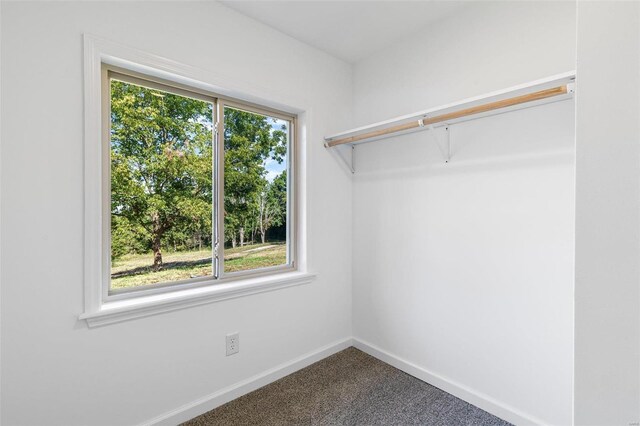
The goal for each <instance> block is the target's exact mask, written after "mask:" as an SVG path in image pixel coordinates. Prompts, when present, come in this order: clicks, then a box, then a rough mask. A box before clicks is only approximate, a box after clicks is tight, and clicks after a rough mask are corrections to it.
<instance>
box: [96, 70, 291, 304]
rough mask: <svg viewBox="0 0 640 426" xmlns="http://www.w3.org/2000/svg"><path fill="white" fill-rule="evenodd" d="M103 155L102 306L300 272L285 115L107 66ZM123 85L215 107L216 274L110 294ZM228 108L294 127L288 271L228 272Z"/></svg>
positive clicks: (285, 267) (288, 116)
mask: <svg viewBox="0 0 640 426" xmlns="http://www.w3.org/2000/svg"><path fill="white" fill-rule="evenodd" d="M101 73H102V86H103V87H102V94H103V106H102V112H101V114H102V127H103V131H102V146H103V147H102V155H103V170H104V174H103V177H102V179H103V189H102V190H103V194H102V204H103V205H102V209H103V212H102V215H103V216H102V217H103V224H102V232H103V233H104V235H103V239H102V241H103V247H102V257H103V277H102V299H103V302H109V301H113V300H122V299H128V298H131V297H137V295H138V294H140V293H142V292H144V294H145V295H148V294H154V293H156V292H168V291H173V290H174V289H175V288H180V289H185V288H192V287H199V286H208V285H218V284H220V283H225V282H227V281H229V280H237V279H241V278H243V277H259V276H265V275H270V274H274V273H279V272H287V271H289V272H293V271H295V270H296V266H295V257H296V256H295V242H294V240H292V239H290V234H292V232H291V231H292V230H295V225H296V224H295V212H294V211H295V209H294V208H292V207H293V205H294V203H295V189H296V188H295V186H294V185H293V182H294V181H295V171H294V168H295V165H294V164H295V163H296V161H294V160H295V152H296V149H295V146H296V140H297V138H296V137H295V132H296V125H295V121H296V116H295V115H291V114H287V113H284V112H282V111H276V110H272V109H270V108H264V107H262V106H259V105H250V104H247V103H244V102H241V101H237V100H228V99H225V98H223V97H221V96H220V95H218V94H216V93H211V92H206V91H203V90H197V89H192V88H190V87H188V86H184V85H179V84H175V83H173V82H170V81H165V80H162V79H158V78H154V77H152V76H147V75H145V74H142V73H138V72H135V71H129V70H127V69H125V68H121V67H116V66H113V65H109V64H105V63H102V70H101ZM112 79H115V80H119V81H123V82H125V83H130V84H134V85H137V86H142V87H148V88H151V89H156V90H161V91H163V92H167V93H171V94H175V95H178V96H183V97H189V98H193V99H198V100H201V101H204V102H210V103H211V104H212V106H213V117H212V119H213V124H214V131H213V134H212V139H213V140H212V145H213V150H214V152H215V155H214V156H213V164H212V173H213V178H214V179H213V191H212V194H213V199H212V204H213V205H212V207H213V209H212V214H213V218H212V219H213V221H212V240H213V246H214V247H212V254H211V257H212V265H211V266H212V274H211V275H208V276H204V277H196V278H188V279H184V280H176V281H167V282H159V283H154V284H147V285H142V286H138V287H132V288H126V289H115V290H114V289H111V256H110V253H111V138H110V136H111V80H112ZM225 108H233V109H238V110H242V111H245V112H248V113H253V114H258V115H264V116H265V117H274V118H278V119H281V120H285V121H287V122H288V123H289V137H288V140H287V247H286V249H287V260H286V263H285V264H283V265H275V266H271V267H263V268H256V269H251V270H246V271H235V272H225V271H224V243H225V241H224V216H225V210H224V164H225V161H224V159H225V148H224V110H225ZM215 245H218V247H219V248H218V253H217V255H216V250H215Z"/></svg>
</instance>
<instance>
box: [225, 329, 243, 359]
mask: <svg viewBox="0 0 640 426" xmlns="http://www.w3.org/2000/svg"><path fill="white" fill-rule="evenodd" d="M238 352H240V333H233V334H227V356H229V355H233V354H237V353H238Z"/></svg>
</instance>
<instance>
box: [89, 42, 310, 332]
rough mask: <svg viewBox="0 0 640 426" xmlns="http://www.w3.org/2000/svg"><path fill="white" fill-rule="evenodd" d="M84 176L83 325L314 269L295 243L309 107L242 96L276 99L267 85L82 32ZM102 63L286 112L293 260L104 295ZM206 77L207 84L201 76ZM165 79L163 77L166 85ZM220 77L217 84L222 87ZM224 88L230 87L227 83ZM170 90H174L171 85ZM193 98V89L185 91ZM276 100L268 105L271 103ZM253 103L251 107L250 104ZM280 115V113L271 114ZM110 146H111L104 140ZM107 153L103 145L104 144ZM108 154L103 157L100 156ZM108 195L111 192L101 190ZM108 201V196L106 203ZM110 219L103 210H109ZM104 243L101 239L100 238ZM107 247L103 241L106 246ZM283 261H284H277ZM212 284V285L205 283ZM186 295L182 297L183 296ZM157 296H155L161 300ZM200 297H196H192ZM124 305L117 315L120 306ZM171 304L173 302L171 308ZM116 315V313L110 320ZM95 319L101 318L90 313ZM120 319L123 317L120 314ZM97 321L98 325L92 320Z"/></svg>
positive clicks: (305, 277) (299, 277)
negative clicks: (301, 146) (220, 276)
mask: <svg viewBox="0 0 640 426" xmlns="http://www.w3.org/2000/svg"><path fill="white" fill-rule="evenodd" d="M83 41H84V88H85V90H84V98H85V108H84V121H85V130H84V148H85V149H84V163H85V164H84V175H85V179H84V180H85V189H84V199H85V215H84V218H85V220H84V293H85V295H84V312H83V313H82V314H81V315H79V318H80V319H84V320H86V321H87V323H88V325H89V326H93V325H102V324H108V323H112V322H119V321H122V320H124V319H130V318H137V317H140V316H148V315H151V314H154V313H160V312H165V311H167V309H166V305H167V304H170V305H172V306H173V305H180V306H191V305H193V304H202V303H209V302H215V301H218V300H225V299H228V298H229V297H231V296H228V294H233V296H232V297H240V296H243V295H245V294H247V295H248V294H255V293H259V292H262V291H271V290H274V289H277V288H284V287H290V286H292V285H299V284H306V283H309V282H311V281H312V280H313V279H314V278H315V274H313V273H309V272H307V270H306V264H307V263H306V248H305V247H306V244H305V245H301V241H306V239H305V238H304V237H303V235H304V234H302V233H301V232H302V229H303V227H304V222H301V221H300V220H299V218H300V216H299V214H300V213H299V209H300V208H303V209H304V207H303V205H302V204H301V203H302V202H303V200H304V199H305V195H304V194H303V193H302V192H301V189H302V187H301V186H300V181H299V179H300V178H301V177H300V174H299V173H300V167H303V165H301V164H300V161H301V160H300V152H299V144H300V143H301V142H300V141H302V140H304V138H305V134H306V131H305V130H301V129H304V128H305V126H304V124H306V123H308V120H309V119H310V112H309V111H310V110H309V109H308V108H301V107H290V106H286V105H285V104H281V103H276V102H273V101H268V100H266V99H267V97H264V98H263V97H259V96H255V95H247V94H246V93H249V92H254V93H262V94H263V95H264V94H269V95H268V97H274V98H276V99H277V98H280V97H281V96H280V95H279V94H277V93H274V92H272V91H271V90H270V89H269V88H268V87H256V86H254V85H253V84H252V83H251V82H248V81H244V80H238V79H237V78H235V77H234V76H226V77H225V78H220V76H218V75H216V74H214V73H211V72H209V71H205V70H202V69H198V68H194V67H191V66H188V65H185V64H181V63H178V62H175V61H172V60H169V59H165V58H162V57H159V56H156V55H153V54H149V53H146V52H143V51H139V50H137V49H133V48H131V47H128V46H124V45H121V44H117V43H113V42H110V41H107V40H104V39H101V38H98V37H95V36H92V35H89V34H85V35H84V40H83ZM103 64H106V65H108V66H109V67H111V68H113V69H114V70H124V71H125V73H126V74H129V75H134V76H135V75H140V76H143V77H144V78H143V80H145V82H147V81H158V82H160V83H161V84H165V85H168V86H170V87H171V88H176V89H184V88H187V91H188V92H189V93H190V94H191V93H201V94H204V95H205V96H213V97H215V98H217V99H218V105H220V103H221V102H226V103H227V105H229V106H233V107H239V108H241V109H243V108H249V110H250V111H253V110H255V109H257V110H258V111H256V112H258V113H267V114H266V115H269V116H273V117H275V118H284V119H288V120H290V121H291V123H292V125H291V126H292V129H291V142H292V147H293V149H292V151H291V152H290V154H289V155H290V158H291V161H290V165H291V172H292V173H291V176H290V177H289V179H291V185H293V186H295V189H290V190H289V191H290V195H289V196H292V195H293V194H294V191H295V196H294V199H293V202H292V201H290V202H289V206H288V208H289V209H292V213H291V218H292V224H291V225H290V227H289V232H290V233H291V236H290V240H289V244H290V245H291V247H292V249H291V250H295V251H294V258H293V259H292V260H293V262H294V263H293V267H291V268H289V269H287V268H284V269H280V267H275V268H276V269H278V270H274V268H273V267H270V268H261V269H256V270H252V271H247V272H250V273H249V274H238V275H237V276H235V275H233V273H227V276H226V277H224V279H217V280H215V279H212V278H211V277H201V278H196V279H193V281H191V280H189V281H190V282H188V283H186V284H182V283H180V284H176V283H175V282H174V283H169V284H168V285H160V286H156V285H153V287H152V286H145V287H142V288H140V289H137V290H136V291H130V292H126V293H117V292H116V293H113V294H111V295H110V296H109V297H108V299H106V298H105V297H103V276H104V274H105V273H108V274H109V277H110V253H109V255H108V257H106V258H107V260H108V261H109V268H105V265H104V259H105V256H103V254H104V253H103V251H104V243H105V241H104V239H105V236H108V237H109V238H110V232H111V230H110V222H109V229H107V232H104V222H105V221H104V220H103V215H104V212H103V194H104V193H105V191H104V183H105V182H109V183H110V179H103V173H104V172H105V170H109V172H110V162H109V164H108V167H109V168H108V169H105V165H104V159H105V156H104V155H103V149H104V147H103V143H102V141H103V140H104V137H103V136H104V135H103V131H105V130H107V131H109V129H110V123H109V127H105V126H104V123H103V122H102V121H103V115H102V111H103V103H104V102H105V100H106V99H110V93H109V98H107V97H106V96H105V93H103V91H104V86H103V84H102V82H103V75H102V73H103ZM205 82H207V83H205ZM167 83H168V84H167ZM223 84H224V86H223ZM223 87H229V88H228V89H226V88H223ZM171 91H172V92H174V90H171ZM192 97H193V96H192ZM294 101H295V102H296V103H298V104H299V105H303V104H305V103H306V102H305V101H304V100H303V99H302V98H300V99H297V100H296V99H295V96H294ZM273 106H275V107H273ZM256 107H257V108H256ZM276 114H278V115H283V116H284V117H279V116H278V115H276ZM298 114H303V117H304V120H303V123H304V124H303V126H299V123H300V121H299V117H298ZM108 148H109V149H110V147H109V146H108ZM109 153H110V151H109ZM106 158H107V159H108V158H109V157H106ZM106 193H107V194H110V191H108V192H106ZM109 204H110V203H109ZM108 216H109V220H110V209H109V215H108ZM219 217H222V216H219ZM107 242H108V241H107ZM109 250H110V247H109ZM283 266H286V265H283ZM212 284H213V285H212ZM187 296H188V298H189V300H191V299H192V298H193V300H192V301H190V302H188V303H182V302H181V300H183V299H185V297H187ZM157 299H162V302H160V301H158V300H157ZM200 299H202V300H203V301H202V302H200V301H199V300H200ZM123 303H124V304H126V308H124V310H125V311H127V312H128V313H127V314H126V315H122V314H121V313H117V312H121V311H122V309H121V305H122V304H123ZM171 310H173V309H171ZM112 316H113V318H111V317H112ZM116 317H117V318H120V319H117V320H116ZM95 318H100V320H94V319H95ZM122 318H124V319H122ZM97 323H99V324H97Z"/></svg>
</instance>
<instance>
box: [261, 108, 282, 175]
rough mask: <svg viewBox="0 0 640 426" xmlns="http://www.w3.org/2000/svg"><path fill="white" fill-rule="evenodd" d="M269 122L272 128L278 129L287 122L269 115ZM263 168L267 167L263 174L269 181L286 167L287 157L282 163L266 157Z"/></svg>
mask: <svg viewBox="0 0 640 426" xmlns="http://www.w3.org/2000/svg"><path fill="white" fill-rule="evenodd" d="M268 120H269V123H270V124H271V129H272V130H280V129H281V128H282V125H283V124H284V125H286V124H287V122H286V121H284V120H279V119H277V118H272V117H269V119H268ZM264 168H265V169H267V175H266V176H265V177H266V179H267V180H268V181H269V182H273V180H274V179H275V178H276V177H277V176H278V175H279V174H280V173H282V172H283V171H284V170H286V169H287V159H286V158H285V159H284V161H282V163H280V164H278V162H277V161H275V160H272V159H271V158H268V159H267V160H265V162H264Z"/></svg>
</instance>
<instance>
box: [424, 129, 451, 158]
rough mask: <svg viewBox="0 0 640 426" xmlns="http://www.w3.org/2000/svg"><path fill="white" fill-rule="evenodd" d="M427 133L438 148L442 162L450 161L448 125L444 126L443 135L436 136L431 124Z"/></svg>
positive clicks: (436, 133)
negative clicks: (442, 158)
mask: <svg viewBox="0 0 640 426" xmlns="http://www.w3.org/2000/svg"><path fill="white" fill-rule="evenodd" d="M420 122H422V120H420ZM420 127H423V126H420ZM429 133H430V134H431V136H432V137H433V139H434V140H435V141H436V144H437V145H438V148H440V151H441V152H442V156H443V157H444V162H445V163H448V162H449V161H450V160H451V136H450V134H449V125H448V124H447V125H445V126H444V135H440V134H438V132H436V128H435V127H434V126H433V124H432V125H430V126H429Z"/></svg>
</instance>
